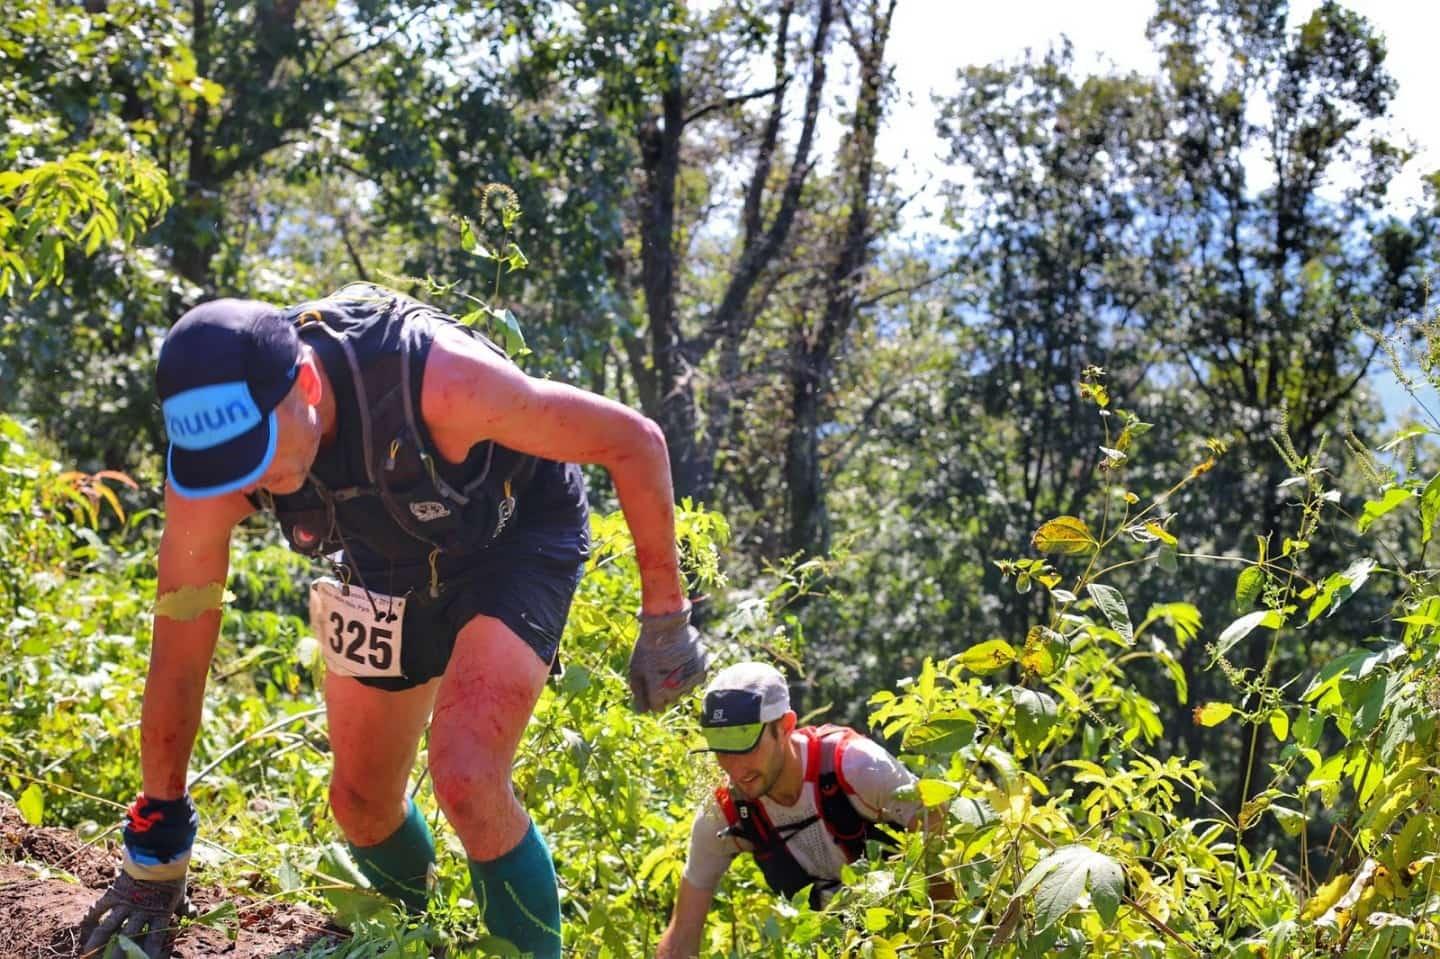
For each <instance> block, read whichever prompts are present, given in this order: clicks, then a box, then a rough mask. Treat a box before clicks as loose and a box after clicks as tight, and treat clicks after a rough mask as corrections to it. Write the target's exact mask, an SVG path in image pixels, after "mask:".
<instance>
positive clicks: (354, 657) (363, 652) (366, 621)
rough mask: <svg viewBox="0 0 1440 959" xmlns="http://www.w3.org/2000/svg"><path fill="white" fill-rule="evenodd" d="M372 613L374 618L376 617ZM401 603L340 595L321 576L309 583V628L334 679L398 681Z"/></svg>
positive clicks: (362, 593)
mask: <svg viewBox="0 0 1440 959" xmlns="http://www.w3.org/2000/svg"><path fill="white" fill-rule="evenodd" d="M377 612H378V615H377ZM404 623H405V598H404V597H403V596H401V597H393V596H382V595H380V594H379V593H371V594H370V595H369V596H368V597H367V596H366V595H365V591H364V590H355V589H352V590H346V589H345V587H343V586H342V585H341V584H340V581H339V580H336V579H332V578H330V577H325V578H323V579H317V580H316V581H315V582H313V583H311V584H310V628H311V629H312V630H313V631H314V632H315V638H316V639H318V640H319V641H320V649H321V651H322V652H324V654H325V666H326V668H327V669H328V670H329V671H330V672H332V673H334V674H335V675H337V676H357V677H364V678H372V677H382V676H401V675H403V673H401V671H400V661H401V660H400V652H401V649H402V648H403V643H404V632H403V630H402V628H401V627H402V626H404Z"/></svg>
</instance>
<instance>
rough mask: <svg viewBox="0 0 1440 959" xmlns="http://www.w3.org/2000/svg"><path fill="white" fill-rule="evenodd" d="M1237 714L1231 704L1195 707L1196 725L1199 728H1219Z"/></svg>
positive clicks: (1211, 704) (1208, 704)
mask: <svg viewBox="0 0 1440 959" xmlns="http://www.w3.org/2000/svg"><path fill="white" fill-rule="evenodd" d="M1234 712H1235V707H1234V706H1232V705H1231V704H1230V703H1206V704H1205V705H1203V706H1196V707H1195V724H1196V725H1197V726H1218V725H1220V724H1221V723H1223V722H1224V721H1225V720H1227V719H1229V718H1230V717H1231V715H1233V714H1234Z"/></svg>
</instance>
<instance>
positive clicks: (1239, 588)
mask: <svg viewBox="0 0 1440 959" xmlns="http://www.w3.org/2000/svg"><path fill="white" fill-rule="evenodd" d="M1264 585H1265V571H1264V570H1263V569H1261V568H1260V567H1259V566H1247V567H1245V568H1244V569H1243V570H1241V571H1240V578H1239V579H1237V580H1235V608H1236V609H1237V610H1239V611H1241V612H1244V611H1245V610H1247V609H1250V608H1251V607H1253V606H1254V605H1255V600H1257V599H1259V598H1260V588H1261V587H1262V586H1264Z"/></svg>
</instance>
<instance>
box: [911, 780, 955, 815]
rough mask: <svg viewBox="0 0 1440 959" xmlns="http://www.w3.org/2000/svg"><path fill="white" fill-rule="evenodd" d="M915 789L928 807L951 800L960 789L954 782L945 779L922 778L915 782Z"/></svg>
mask: <svg viewBox="0 0 1440 959" xmlns="http://www.w3.org/2000/svg"><path fill="white" fill-rule="evenodd" d="M915 791H916V793H917V794H918V795H919V796H920V801H921V802H922V803H924V804H925V806H926V808H929V807H930V806H939V805H941V804H942V803H946V802H949V801H950V800H951V799H952V798H954V797H955V795H956V794H958V793H959V792H960V789H959V788H958V787H957V786H956V785H955V784H954V783H948V782H946V781H945V780H943V779H922V780H920V781H919V782H917V783H916V784H915Z"/></svg>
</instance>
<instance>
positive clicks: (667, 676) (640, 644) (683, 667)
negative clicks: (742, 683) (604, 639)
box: [630, 606, 710, 713]
mask: <svg viewBox="0 0 1440 959" xmlns="http://www.w3.org/2000/svg"><path fill="white" fill-rule="evenodd" d="M709 668H710V653H709V652H708V651H707V650H706V649H705V643H704V641H702V640H701V638H700V631H699V630H697V629H696V628H695V627H694V626H691V625H690V607H689V606H686V607H685V608H684V609H681V610H677V611H676V612H673V613H665V614H663V615H660V616H645V615H642V616H641V617H640V638H639V639H637V640H635V649H634V651H633V652H631V653H630V694H631V696H632V697H633V702H632V705H633V706H634V708H635V711H636V712H640V713H648V712H658V711H660V710H662V709H664V708H665V707H666V706H669V705H670V704H671V703H673V702H675V701H676V700H677V699H679V698H680V697H681V696H683V695H685V693H686V692H688V691H689V690H691V689H694V688H695V687H696V686H698V685H699V684H700V683H701V681H702V680H704V679H705V671H706V670H707V669H709Z"/></svg>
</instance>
